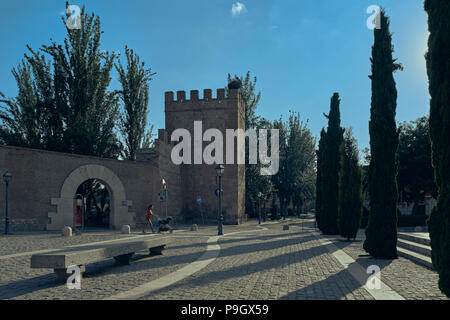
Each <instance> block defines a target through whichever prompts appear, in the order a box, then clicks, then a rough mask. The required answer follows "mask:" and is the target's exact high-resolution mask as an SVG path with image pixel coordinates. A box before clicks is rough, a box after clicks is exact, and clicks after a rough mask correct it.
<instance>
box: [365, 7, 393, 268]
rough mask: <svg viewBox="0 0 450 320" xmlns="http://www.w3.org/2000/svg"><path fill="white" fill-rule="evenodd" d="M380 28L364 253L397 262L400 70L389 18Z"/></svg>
mask: <svg viewBox="0 0 450 320" xmlns="http://www.w3.org/2000/svg"><path fill="white" fill-rule="evenodd" d="M380 15H381V16H380V22H381V28H380V29H374V34H375V43H374V45H373V47H372V58H371V59H370V61H371V63H372V75H371V76H369V78H370V79H371V80H372V102H371V108H370V122H369V133H370V151H371V159H370V166H369V195H370V213H369V221H368V225H367V229H366V240H365V242H364V249H365V250H366V251H367V252H368V253H369V254H370V255H372V256H373V257H374V258H380V259H395V258H397V198H398V190H397V181H396V177H397V167H398V164H397V148H398V132H397V128H396V123H395V113H396V107H397V89H396V87H395V81H394V76H393V73H394V72H395V71H396V70H398V69H401V68H402V67H401V65H399V64H396V63H395V62H396V60H395V59H393V58H392V53H393V46H392V44H391V42H392V35H391V34H390V32H389V18H388V17H387V16H386V13H385V11H384V10H381V12H380Z"/></svg>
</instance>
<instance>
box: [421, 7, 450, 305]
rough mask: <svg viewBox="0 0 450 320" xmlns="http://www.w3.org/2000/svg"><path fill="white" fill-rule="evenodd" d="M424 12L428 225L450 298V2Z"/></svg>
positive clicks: (443, 288) (441, 278)
mask: <svg viewBox="0 0 450 320" xmlns="http://www.w3.org/2000/svg"><path fill="white" fill-rule="evenodd" d="M425 11H426V12H427V13H428V29H429V32H430V37H429V39H428V53H427V55H426V61H427V69H428V78H429V91H430V96H431V102H430V137H431V145H432V159H433V167H434V175H435V180H436V184H437V188H438V199H437V201H438V202H437V206H436V207H435V208H434V209H433V210H432V212H431V215H430V219H429V222H428V227H429V230H430V239H431V249H432V251H431V257H432V261H433V266H434V267H435V269H436V271H437V272H438V273H439V288H440V289H441V291H442V292H443V293H444V294H446V295H447V296H448V297H450V170H448V164H449V163H450V129H449V124H450V47H449V46H450V24H449V22H448V21H449V20H448V17H449V16H450V2H449V1H445V0H425Z"/></svg>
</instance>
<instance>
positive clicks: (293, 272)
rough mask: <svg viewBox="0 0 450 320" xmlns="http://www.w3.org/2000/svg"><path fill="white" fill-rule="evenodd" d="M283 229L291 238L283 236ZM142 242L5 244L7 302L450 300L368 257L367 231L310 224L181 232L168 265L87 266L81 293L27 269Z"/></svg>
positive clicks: (433, 279) (49, 274)
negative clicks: (86, 250)
mask: <svg viewBox="0 0 450 320" xmlns="http://www.w3.org/2000/svg"><path fill="white" fill-rule="evenodd" d="M285 225H288V226H289V230H283V226H285ZM143 236H144V237H145V236H152V235H142V233H141V232H138V231H136V232H134V233H132V234H131V235H122V234H120V232H113V231H100V230H99V231H94V232H86V233H83V234H82V235H79V236H73V237H71V238H63V237H61V236H60V235H59V234H56V233H32V234H16V235H13V236H1V237H0V269H1V270H2V272H1V273H0V298H1V299H115V298H121V299H165V300H167V299H169V300H170V299H195V300H203V299H208V300H222V299H223V300H228V299H261V300H266V299H294V300H295V299H352V300H354V299H356V300H373V299H446V298H445V296H444V295H442V294H441V293H440V291H439V289H438V287H437V281H438V275H437V273H435V272H434V271H432V270H429V269H426V268H425V267H422V266H419V265H416V264H414V263H413V262H411V261H409V260H406V259H404V258H399V259H396V260H375V259H370V258H368V257H361V256H360V255H364V254H365V252H364V250H363V249H362V244H363V241H362V240H363V239H362V237H363V232H360V234H359V236H358V239H357V241H355V242H350V243H349V242H345V241H341V240H340V239H339V237H324V236H321V235H320V234H319V233H318V232H317V230H316V229H315V228H314V222H313V219H312V217H311V216H308V217H305V218H303V219H298V218H288V219H287V220H286V221H283V220H281V221H267V222H265V223H262V224H261V225H259V224H258V221H257V220H251V221H249V222H247V223H245V224H243V225H240V226H224V236H222V237H217V227H216V226H200V227H199V230H198V231H190V230H189V228H188V226H185V227H182V228H178V230H176V232H174V233H173V235H172V236H173V237H174V242H173V243H172V244H171V245H170V246H168V247H167V249H166V250H165V251H164V254H163V255H162V256H153V257H149V256H146V255H145V254H144V253H142V254H140V253H137V254H136V255H135V259H134V260H133V262H132V264H131V265H129V266H118V265H115V263H114V260H107V261H103V262H99V263H94V264H90V265H87V266H86V273H85V274H84V277H83V279H82V281H81V289H80V290H76V289H72V290H70V289H68V287H67V286H66V285H65V284H60V283H57V282H56V281H55V280H56V276H55V274H54V273H53V270H51V269H30V257H31V254H33V253H36V252H43V251H46V250H52V249H59V248H64V247H67V246H74V245H83V244H86V243H93V242H96V243H98V242H109V241H121V240H122V239H128V238H129V237H135V238H139V237H143ZM373 265H376V266H378V267H379V269H380V277H379V280H380V282H381V283H382V286H381V288H379V289H377V288H372V287H370V286H368V285H367V283H366V281H367V277H369V274H367V273H365V271H366V270H367V268H368V267H369V266H373ZM363 274H365V278H364V279H362V278H361V277H362V275H363ZM375 280H376V279H375ZM375 282H376V281H375ZM371 283H372V284H374V282H373V281H372V282H371ZM375 284H376V283H375ZM377 290H378V291H377Z"/></svg>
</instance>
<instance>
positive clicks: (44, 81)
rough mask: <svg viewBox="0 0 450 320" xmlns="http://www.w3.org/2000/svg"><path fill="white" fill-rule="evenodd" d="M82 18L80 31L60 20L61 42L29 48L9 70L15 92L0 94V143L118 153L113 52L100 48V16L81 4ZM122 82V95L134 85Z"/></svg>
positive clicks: (140, 96)
mask: <svg viewBox="0 0 450 320" xmlns="http://www.w3.org/2000/svg"><path fill="white" fill-rule="evenodd" d="M68 5H69V4H68V3H66V7H68ZM68 16H69V14H68V13H67V17H68ZM80 20H81V28H80V29H69V28H67V26H66V23H65V21H66V19H64V18H62V22H63V25H64V27H65V28H66V32H67V37H66V39H65V40H64V44H57V43H56V42H54V41H51V43H50V45H43V46H42V47H41V48H40V49H39V50H37V51H36V50H33V49H32V48H31V47H29V46H27V48H28V53H27V54H25V56H24V59H23V60H22V62H21V63H20V64H19V65H18V66H17V67H16V68H14V69H13V76H14V78H15V80H16V83H17V87H18V94H17V96H16V97H15V98H7V97H6V96H5V95H4V94H2V93H0V120H1V122H2V126H1V127H0V143H2V144H7V145H14V146H22V147H31V148H38V149H45V150H52V151H59V152H68V153H76V154H83V155H92V156H98V157H108V158H118V157H119V156H120V154H121V149H122V144H121V142H120V139H119V138H118V136H117V129H118V128H117V123H118V120H119V118H120V117H121V115H120V109H119V95H118V94H117V92H114V91H112V90H109V86H110V82H111V71H112V69H113V67H114V62H115V61H116V54H115V53H109V52H108V51H106V50H102V49H101V36H102V33H103V32H102V31H101V23H100V18H99V17H98V16H95V15H94V14H91V15H89V14H88V13H86V12H85V7H83V8H82V10H81V15H80ZM128 54H129V52H127V55H128ZM133 59H137V61H138V58H137V57H136V56H133V57H132V59H131V60H130V61H134V60H133ZM119 63H120V62H119ZM137 74H138V75H140V74H139V71H138V72H137ZM132 81H134V79H133V80H132ZM126 85H129V87H126V88H125V90H122V91H121V92H122V93H123V92H126V91H127V90H134V89H132V88H134V87H133V86H134V84H133V85H132V84H130V83H126ZM145 93H146V91H145V88H144V90H143V91H142V93H141V92H140V93H138V97H137V98H136V99H135V101H133V102H136V101H139V103H141V104H144V103H145V102H146V99H147V100H148V98H147V97H145ZM133 94H134V93H132V94H130V96H133ZM122 97H124V95H122ZM132 98H134V96H133V97H132ZM130 101H131V100H130ZM124 117H125V118H126V115H122V119H123V118H124ZM141 124H142V122H141ZM137 131H139V130H137ZM139 138H140V137H139V136H138V140H139ZM141 140H142V139H141ZM144 140H145V139H144Z"/></svg>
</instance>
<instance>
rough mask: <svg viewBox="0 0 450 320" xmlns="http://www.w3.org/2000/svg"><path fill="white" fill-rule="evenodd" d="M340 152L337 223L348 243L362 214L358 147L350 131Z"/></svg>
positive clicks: (354, 233)
mask: <svg viewBox="0 0 450 320" xmlns="http://www.w3.org/2000/svg"><path fill="white" fill-rule="evenodd" d="M340 151H341V162H340V171H339V216H338V223H339V232H340V234H341V236H343V237H344V238H347V241H350V239H355V238H356V234H357V233H358V230H359V226H360V223H361V213H362V189H361V188H362V181H361V168H360V167H359V156H358V146H357V143H356V140H355V138H353V136H352V130H351V129H348V130H346V131H345V137H344V141H343V142H342V144H341V147H340Z"/></svg>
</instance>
